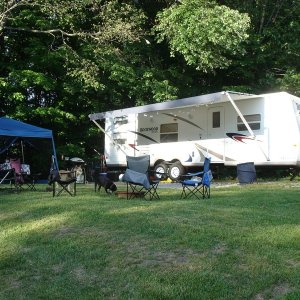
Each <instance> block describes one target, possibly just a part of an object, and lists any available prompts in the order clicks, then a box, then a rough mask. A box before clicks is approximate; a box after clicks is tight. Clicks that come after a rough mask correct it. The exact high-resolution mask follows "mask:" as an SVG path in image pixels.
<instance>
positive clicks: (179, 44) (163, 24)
mask: <svg viewBox="0 0 300 300" xmlns="http://www.w3.org/2000/svg"><path fill="white" fill-rule="evenodd" d="M249 26H250V18H249V17H248V15H247V14H241V13H239V12H238V11H237V10H233V9H230V8H228V7H226V6H224V5H217V4H216V3H215V2H213V1H204V0H183V1H180V3H176V4H174V5H172V6H171V7H170V8H167V9H165V10H163V11H162V12H160V13H159V14H158V24H157V26H156V27H155V29H156V31H157V32H158V41H160V42H161V41H162V40H164V39H166V40H167V41H168V43H169V45H170V49H171V54H172V55H175V53H176V52H178V53H180V54H182V55H183V56H184V58H185V60H186V61H187V63H188V64H191V65H195V66H196V68H197V69H199V70H202V71H205V72H207V71H213V70H215V69H217V68H226V67H228V66H229V65H230V64H231V62H232V57H234V55H236V54H237V53H244V52H245V50H244V48H243V46H242V42H243V41H245V40H246V39H247V38H248V34H247V30H248V29H249Z"/></svg>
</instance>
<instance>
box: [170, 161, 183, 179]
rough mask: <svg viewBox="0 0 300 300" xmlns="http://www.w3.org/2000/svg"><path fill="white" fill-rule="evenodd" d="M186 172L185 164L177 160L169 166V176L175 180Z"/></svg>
mask: <svg viewBox="0 0 300 300" xmlns="http://www.w3.org/2000/svg"><path fill="white" fill-rule="evenodd" d="M184 173H185V170H184V167H183V165H182V164H181V163H180V162H179V161H177V162H175V163H173V164H172V165H171V166H170V168H169V177H170V179H172V180H173V181H177V180H179V178H180V177H181V176H182V175H183V174H184Z"/></svg>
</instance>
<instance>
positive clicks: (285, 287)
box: [254, 283, 293, 300]
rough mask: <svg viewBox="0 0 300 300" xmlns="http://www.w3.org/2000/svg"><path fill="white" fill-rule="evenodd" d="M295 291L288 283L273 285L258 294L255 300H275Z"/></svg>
mask: <svg viewBox="0 0 300 300" xmlns="http://www.w3.org/2000/svg"><path fill="white" fill-rule="evenodd" d="M291 291H293V288H292V287H290V286H289V284H288V283H282V284H278V285H273V286H272V287H270V288H268V289H266V290H264V291H263V292H261V293H259V294H257V295H256V296H255V297H254V299H255V300H264V299H268V300H275V299H278V298H280V297H282V296H285V295H287V294H288V293H290V292H291Z"/></svg>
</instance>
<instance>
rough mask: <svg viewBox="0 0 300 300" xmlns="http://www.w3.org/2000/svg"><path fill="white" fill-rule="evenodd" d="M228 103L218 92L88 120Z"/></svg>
mask: <svg viewBox="0 0 300 300" xmlns="http://www.w3.org/2000/svg"><path fill="white" fill-rule="evenodd" d="M228 94H229V95H230V96H231V98H232V99H233V100H242V99H249V98H257V97H259V96H257V95H253V94H244V93H236V92H228ZM228 101H229V99H228V97H227V96H226V94H225V92H219V93H213V94H207V95H201V96H195V97H189V98H183V99H179V100H171V101H166V102H161V103H155V104H148V105H143V106H137V107H130V108H124V109H118V110H113V111H106V112H101V113H95V114H90V115H89V118H90V120H91V121H96V120H103V119H106V118H115V117H122V116H127V115H129V114H139V113H147V112H153V111H160V110H166V109H172V108H177V107H188V106H192V105H205V104H213V103H220V102H228Z"/></svg>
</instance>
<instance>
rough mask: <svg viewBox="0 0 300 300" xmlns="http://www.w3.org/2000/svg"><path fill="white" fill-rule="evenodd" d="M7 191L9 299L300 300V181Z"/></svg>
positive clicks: (2, 221)
mask: <svg viewBox="0 0 300 300" xmlns="http://www.w3.org/2000/svg"><path fill="white" fill-rule="evenodd" d="M45 188H46V186H45V185H39V186H38V191H37V192H29V191H23V192H21V193H13V192H8V191H0V226H1V227H0V228H1V229H0V298H1V299H256V300H261V299H300V227H299V223H300V197H299V195H300V184H299V182H277V183H259V184H253V185H246V186H239V185H235V186H213V187H212V191H211V198H210V199H206V200H196V199H189V200H181V199H180V198H179V196H180V190H179V189H168V188H160V189H159V194H160V197H161V199H160V200H155V201H145V200H142V199H133V200H126V199H120V198H117V197H115V196H108V195H106V194H105V193H104V192H100V193H95V192H94V191H93V187H92V185H78V194H77V196H76V197H70V196H67V195H66V196H60V197H56V198H52V194H51V192H46V191H45Z"/></svg>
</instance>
